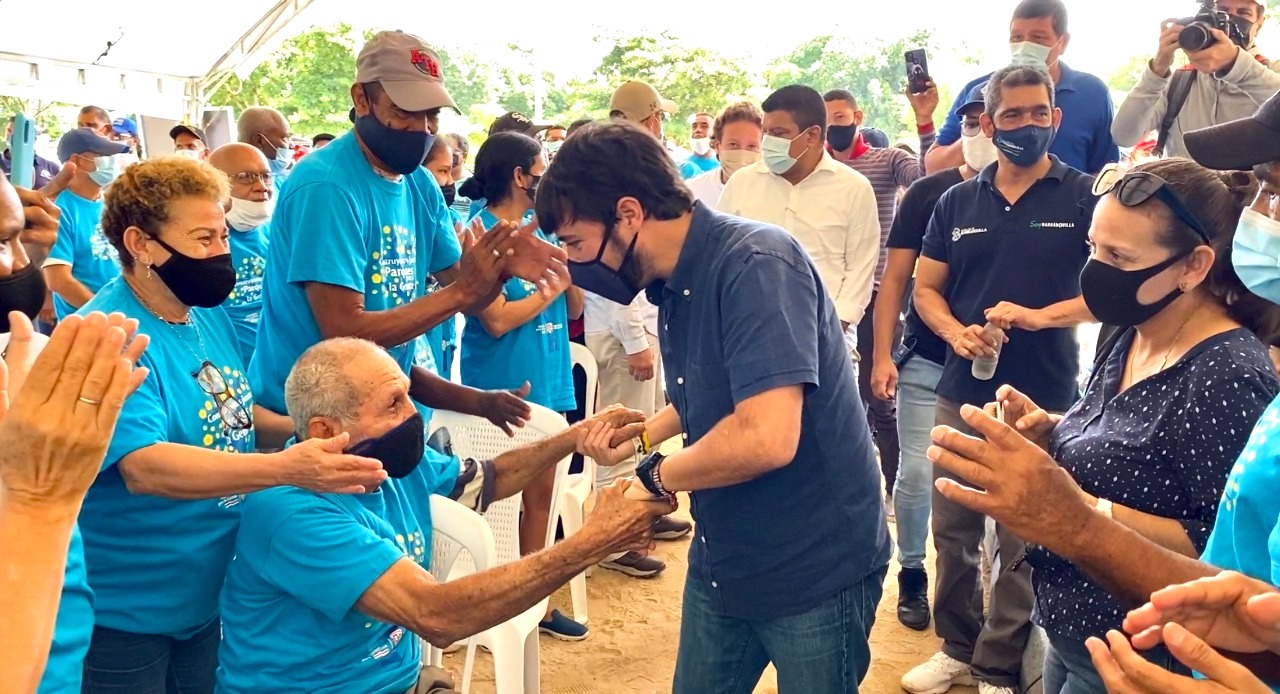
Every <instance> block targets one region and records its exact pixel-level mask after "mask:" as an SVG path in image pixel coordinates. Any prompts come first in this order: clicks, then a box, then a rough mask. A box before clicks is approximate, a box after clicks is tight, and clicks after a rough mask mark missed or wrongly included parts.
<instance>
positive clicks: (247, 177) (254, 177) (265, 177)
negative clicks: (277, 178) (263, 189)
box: [228, 171, 273, 186]
mask: <svg viewBox="0 0 1280 694" xmlns="http://www.w3.org/2000/svg"><path fill="white" fill-rule="evenodd" d="M228 178H230V179H231V181H232V182H233V183H239V184H240V185H245V186H251V185H253V184H255V183H257V182H258V181H262V182H263V183H264V184H266V185H271V181H272V180H273V177H272V175H271V174H270V173H268V172H264V171H241V172H240V173H238V174H232V175H230V176H228Z"/></svg>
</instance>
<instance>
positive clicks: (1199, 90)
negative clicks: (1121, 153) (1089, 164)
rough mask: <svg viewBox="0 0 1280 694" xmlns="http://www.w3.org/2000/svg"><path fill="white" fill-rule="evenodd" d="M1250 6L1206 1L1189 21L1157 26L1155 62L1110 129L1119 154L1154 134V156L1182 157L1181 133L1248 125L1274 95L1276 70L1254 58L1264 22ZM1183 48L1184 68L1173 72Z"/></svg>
mask: <svg viewBox="0 0 1280 694" xmlns="http://www.w3.org/2000/svg"><path fill="white" fill-rule="evenodd" d="M1263 19H1264V17H1263V5H1262V3H1260V2H1254V0H1218V2H1216V3H1215V2H1212V0H1204V1H1203V2H1202V3H1201V4H1200V11H1199V12H1198V13H1197V14H1196V16H1195V17H1188V18H1186V19H1167V20H1165V21H1164V22H1162V23H1161V33H1160V43H1159V47H1158V49H1157V50H1156V54H1155V57H1154V58H1152V59H1151V62H1150V63H1148V65H1147V69H1146V70H1145V71H1143V74H1142V78H1141V79H1140V80H1138V84H1137V86H1135V87H1134V88H1133V90H1132V91H1130V92H1129V95H1128V97H1126V98H1125V100H1124V103H1122V104H1121V105H1120V109H1119V110H1118V111H1117V112H1116V116H1115V120H1113V121H1112V123H1111V135H1112V137H1113V138H1115V141H1116V144H1118V145H1120V146H1121V147H1132V146H1134V145H1136V144H1137V143H1138V141H1140V140H1141V139H1142V138H1144V137H1146V136H1147V134H1148V133H1150V132H1151V131H1152V130H1155V131H1157V145H1156V150H1155V152H1156V154H1157V155H1159V156H1170V157H1185V156H1187V150H1186V147H1185V146H1184V145H1183V143H1182V134H1183V133H1185V132H1188V131H1191V130H1198V129H1200V128H1207V127H1210V126H1213V125H1218V124H1219V123H1226V122H1229V121H1233V120H1237V119H1240V118H1246V117H1248V116H1249V115H1251V114H1252V113H1253V112H1254V111H1256V110H1258V106H1260V105H1261V104H1262V102H1264V101H1266V100H1267V99H1268V98H1270V97H1271V95H1273V94H1275V93H1276V91H1277V90H1280V74H1277V72H1276V70H1278V69H1280V64H1273V63H1271V62H1270V61H1268V60H1267V59H1265V58H1263V57H1262V56H1261V55H1259V54H1258V52H1257V50H1256V49H1255V48H1254V40H1255V39H1256V38H1257V36H1258V30H1259V29H1260V28H1261V27H1262V22H1263ZM1178 49H1182V51H1183V52H1184V53H1186V56H1187V60H1188V64H1187V66H1186V67H1185V68H1183V69H1181V70H1177V71H1173V70H1172V67H1173V59H1174V54H1175V53H1176V52H1177V51H1178Z"/></svg>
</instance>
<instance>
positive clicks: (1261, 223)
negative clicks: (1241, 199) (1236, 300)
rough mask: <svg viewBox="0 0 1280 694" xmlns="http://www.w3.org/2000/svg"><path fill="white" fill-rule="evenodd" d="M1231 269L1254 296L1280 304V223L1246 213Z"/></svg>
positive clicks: (1252, 213) (1243, 216) (1238, 229)
mask: <svg viewBox="0 0 1280 694" xmlns="http://www.w3.org/2000/svg"><path fill="white" fill-rule="evenodd" d="M1231 265H1232V266H1233V267H1234V268H1235V271H1236V276H1237V277H1239V278H1240V281H1241V282H1243V283H1244V286H1245V287H1246V288H1248V290H1249V291H1250V292H1253V293H1254V294H1256V295H1257V296H1260V297H1262V298H1264V299H1266V300H1267V301H1270V302H1271V303H1273V304H1280V222H1277V221H1275V220H1274V219H1271V218H1270V217H1267V216H1266V215H1263V214H1259V213H1258V212H1256V211H1254V210H1252V209H1247V210H1245V211H1244V214H1242V215H1240V224H1239V226H1237V227H1236V235H1235V239H1234V240H1233V241H1232V242H1231Z"/></svg>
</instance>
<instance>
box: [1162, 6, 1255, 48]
mask: <svg viewBox="0 0 1280 694" xmlns="http://www.w3.org/2000/svg"><path fill="white" fill-rule="evenodd" d="M1178 24H1181V25H1182V31H1181V32H1179V33H1178V45H1180V46H1182V50H1184V51H1187V52H1188V53H1190V52H1194V51H1203V50H1204V49H1206V48H1208V47H1209V46H1212V45H1213V44H1214V43H1216V42H1217V39H1215V38H1214V36H1213V31H1212V30H1213V29H1218V30H1221V31H1222V33H1224V34H1226V35H1227V37H1228V38H1230V39H1231V42H1232V43H1234V44H1235V45H1237V46H1239V47H1240V48H1244V49H1247V48H1248V47H1249V30H1250V29H1251V28H1252V25H1251V24H1250V23H1249V21H1248V20H1247V19H1244V18H1242V17H1236V16H1234V15H1231V14H1228V13H1226V12H1223V11H1222V10H1219V9H1218V3H1217V0H1203V1H1202V2H1201V3H1200V12H1198V13H1197V14H1196V16H1194V17H1187V18H1185V19H1179V20H1178Z"/></svg>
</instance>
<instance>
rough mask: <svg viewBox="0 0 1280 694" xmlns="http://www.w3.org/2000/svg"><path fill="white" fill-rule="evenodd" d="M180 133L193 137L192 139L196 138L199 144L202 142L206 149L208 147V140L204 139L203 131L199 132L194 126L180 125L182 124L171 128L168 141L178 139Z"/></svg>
mask: <svg viewBox="0 0 1280 694" xmlns="http://www.w3.org/2000/svg"><path fill="white" fill-rule="evenodd" d="M182 133H186V134H188V135H191V136H193V137H197V138H199V139H200V141H201V142H203V143H204V146H205V147H208V146H209V139H208V138H206V137H205V136H204V131H203V130H201V129H200V128H197V127H196V126H194V125H182V124H178V125H175V126H173V127H172V128H171V129H170V130H169V139H170V140H176V139H178V136H179V135H181V134H182Z"/></svg>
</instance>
